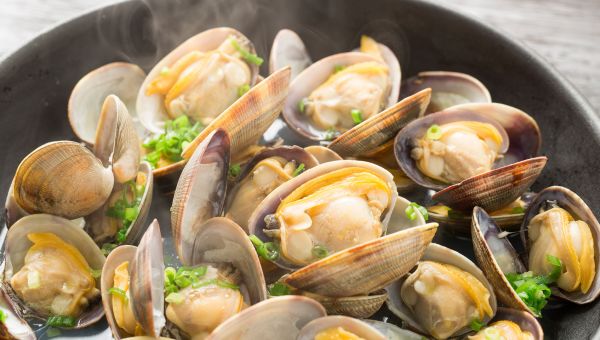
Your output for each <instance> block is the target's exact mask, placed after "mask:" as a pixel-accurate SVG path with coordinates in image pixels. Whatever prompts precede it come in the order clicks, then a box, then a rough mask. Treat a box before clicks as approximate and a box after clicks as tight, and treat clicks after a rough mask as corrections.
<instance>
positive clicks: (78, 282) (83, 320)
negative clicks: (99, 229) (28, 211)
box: [2, 214, 105, 328]
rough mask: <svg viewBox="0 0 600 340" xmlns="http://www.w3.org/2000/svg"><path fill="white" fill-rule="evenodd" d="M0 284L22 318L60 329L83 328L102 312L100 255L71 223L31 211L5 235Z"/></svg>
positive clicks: (98, 317)
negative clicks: (46, 322)
mask: <svg viewBox="0 0 600 340" xmlns="http://www.w3.org/2000/svg"><path fill="white" fill-rule="evenodd" d="M5 251H6V257H5V262H4V279H3V283H2V284H3V289H4V291H5V292H7V293H8V295H9V296H10V299H9V300H8V301H9V303H10V304H11V305H12V306H13V307H14V308H15V309H16V310H18V311H19V312H20V313H21V314H22V315H23V316H24V317H25V318H27V319H29V318H31V319H38V320H40V319H41V320H44V321H47V320H49V319H53V321H48V322H49V323H50V324H51V325H53V326H56V327H62V328H83V327H86V326H88V325H91V324H93V323H95V322H96V321H98V320H100V319H101V318H102V316H103V315H104V313H103V310H102V305H101V303H100V301H99V299H100V290H99V288H100V283H99V282H98V281H97V280H96V279H95V277H94V276H95V274H93V273H94V272H95V271H98V270H100V269H101V268H102V266H103V265H104V261H105V258H104V256H103V255H102V252H101V251H100V249H99V248H98V247H97V246H96V244H95V243H94V241H93V240H92V239H91V238H90V237H89V236H88V235H87V234H86V233H85V232H84V231H83V230H82V229H81V228H80V227H79V226H78V225H76V224H74V223H73V222H71V221H69V220H66V219H64V218H61V217H57V216H52V215H46V214H34V215H29V216H26V217H23V218H21V219H20V220H19V221H17V222H16V223H15V224H14V225H13V226H12V227H11V228H10V230H9V231H8V233H7V236H6V250H5Z"/></svg>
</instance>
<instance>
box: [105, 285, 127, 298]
mask: <svg viewBox="0 0 600 340" xmlns="http://www.w3.org/2000/svg"><path fill="white" fill-rule="evenodd" d="M108 292H109V293H111V294H112V295H114V296H118V297H120V298H121V299H123V300H125V301H127V300H128V298H127V293H126V292H125V291H124V290H123V289H121V288H117V287H112V288H111V289H109V290H108Z"/></svg>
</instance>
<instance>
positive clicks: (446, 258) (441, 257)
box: [386, 243, 497, 336]
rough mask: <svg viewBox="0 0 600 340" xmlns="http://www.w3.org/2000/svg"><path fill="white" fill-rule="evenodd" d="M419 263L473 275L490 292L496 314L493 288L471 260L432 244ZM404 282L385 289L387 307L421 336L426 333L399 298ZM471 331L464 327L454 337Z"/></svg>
mask: <svg viewBox="0 0 600 340" xmlns="http://www.w3.org/2000/svg"><path fill="white" fill-rule="evenodd" d="M421 261H433V262H438V263H444V264H450V265H453V266H455V267H457V268H459V269H462V270H464V271H466V272H467V273H469V274H471V275H473V276H474V277H475V278H476V279H478V280H479V281H481V282H482V283H483V285H484V286H485V287H486V288H487V290H488V291H489V292H490V299H489V302H490V306H491V308H492V311H493V313H494V314H495V313H496V308H497V305H496V297H495V295H494V290H493V287H492V286H491V285H490V283H489V282H488V280H487V279H486V277H485V276H484V274H483V272H481V270H480V269H479V268H478V267H477V266H476V265H475V264H474V263H473V262H471V260H469V259H468V258H466V257H465V256H463V255H462V254H460V253H458V252H456V251H454V250H452V249H450V248H446V247H444V246H441V245H438V244H435V243H432V244H430V245H429V247H428V248H427V249H426V250H425V253H424V255H423V257H422V258H421ZM405 280H406V276H405V277H402V278H401V279H399V280H397V281H395V282H393V283H392V284H391V285H389V286H388V287H387V288H386V289H387V291H388V294H389V298H388V301H387V306H388V308H389V309H390V311H392V313H394V314H396V315H397V316H398V317H399V318H400V319H402V320H403V321H405V322H406V323H407V324H408V326H409V328H410V329H414V330H416V331H417V332H419V333H421V334H427V332H426V331H425V330H424V329H423V328H422V327H421V326H420V325H419V323H418V322H417V320H416V318H415V316H414V315H413V313H412V311H411V310H410V309H409V308H408V307H407V306H406V305H405V304H404V302H403V301H402V299H401V298H400V288H401V287H402V284H403V283H404V281H405ZM490 319H491V318H486V319H484V320H483V321H484V322H487V321H489V320H490ZM469 331H471V328H469V327H465V328H464V329H462V330H459V331H458V332H457V333H456V334H455V335H458V336H460V335H463V334H466V333H467V332H469Z"/></svg>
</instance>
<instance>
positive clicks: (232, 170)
mask: <svg viewBox="0 0 600 340" xmlns="http://www.w3.org/2000/svg"><path fill="white" fill-rule="evenodd" d="M241 170H242V168H241V166H240V165H239V164H232V165H230V166H229V176H230V177H232V178H236V177H237V176H239V175H240V172H241Z"/></svg>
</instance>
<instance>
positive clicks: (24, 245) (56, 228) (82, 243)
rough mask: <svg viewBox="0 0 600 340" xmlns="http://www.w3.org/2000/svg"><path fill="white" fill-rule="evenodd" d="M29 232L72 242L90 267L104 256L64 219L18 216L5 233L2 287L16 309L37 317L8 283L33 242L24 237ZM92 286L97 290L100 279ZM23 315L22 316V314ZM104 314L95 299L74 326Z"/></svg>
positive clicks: (101, 263)
mask: <svg viewBox="0 0 600 340" xmlns="http://www.w3.org/2000/svg"><path fill="white" fill-rule="evenodd" d="M30 233H53V234H55V235H56V236H58V237H59V238H60V239H61V240H63V241H64V242H66V243H68V244H71V245H73V246H74V247H75V248H77V250H78V251H79V252H80V253H81V255H82V256H83V257H84V258H85V259H86V261H87V262H88V265H89V266H90V268H91V269H94V270H99V269H101V268H102V267H103V266H104V262H105V260H106V259H105V257H104V255H103V254H102V251H101V250H100V248H98V246H96V244H95V243H94V241H93V240H92V239H91V238H90V237H89V236H88V235H87V234H86V233H85V232H84V231H83V229H82V228H81V227H80V226H79V225H77V224H75V223H73V222H71V221H69V220H66V219H64V218H61V217H58V216H53V215H47V214H34V215H29V216H25V217H23V218H21V219H20V220H19V221H17V222H16V223H15V224H14V225H13V226H12V227H11V228H10V229H9V231H8V233H7V235H6V240H5V242H6V243H5V244H6V248H5V255H6V257H5V262H4V280H5V282H4V283H3V285H5V287H3V289H4V290H5V291H6V292H7V293H9V296H10V299H9V300H8V301H9V302H10V303H11V305H12V306H13V307H15V309H17V310H24V311H25V314H26V315H31V316H33V317H38V316H37V314H36V313H35V311H33V310H30V308H29V307H27V306H26V305H24V302H22V301H21V300H20V299H19V298H18V297H17V296H16V293H14V291H13V290H12V288H11V287H10V283H8V282H9V281H10V280H11V278H12V277H13V275H14V274H16V273H17V272H18V271H19V270H20V269H21V268H22V267H23V266H24V264H25V256H26V255H27V252H28V251H29V249H30V248H31V246H32V245H33V244H32V242H31V241H30V240H29V239H28V238H27V235H28V234H30ZM96 287H97V288H98V289H100V282H99V280H96ZM25 314H24V315H25ZM103 316H104V310H103V309H102V304H101V303H100V301H95V302H94V303H93V304H92V305H90V306H89V307H88V308H87V309H86V310H85V311H84V312H83V314H81V315H80V316H79V318H78V319H77V322H76V325H75V327H74V328H84V327H87V326H89V325H91V324H93V323H95V322H97V321H98V320H100V319H101V318H102V317H103Z"/></svg>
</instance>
